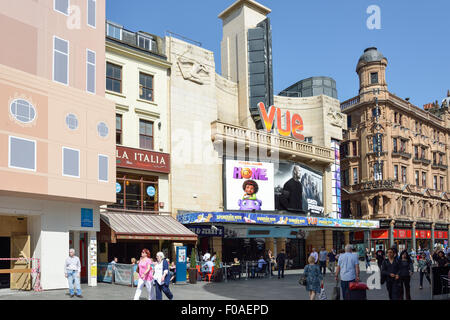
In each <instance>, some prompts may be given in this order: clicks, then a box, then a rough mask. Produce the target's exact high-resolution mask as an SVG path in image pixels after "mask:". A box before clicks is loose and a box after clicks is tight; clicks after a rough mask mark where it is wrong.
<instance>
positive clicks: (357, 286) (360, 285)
mask: <svg viewBox="0 0 450 320" xmlns="http://www.w3.org/2000/svg"><path fill="white" fill-rule="evenodd" d="M348 288H349V289H350V290H369V287H367V284H365V283H364V282H356V281H355V282H350V284H349V286H348Z"/></svg>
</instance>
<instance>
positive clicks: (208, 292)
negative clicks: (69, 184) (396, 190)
mask: <svg viewBox="0 0 450 320" xmlns="http://www.w3.org/2000/svg"><path fill="white" fill-rule="evenodd" d="M301 273H303V270H287V271H285V276H284V278H282V279H278V277H277V272H276V271H275V272H274V276H273V277H272V278H270V277H267V278H259V279H248V280H246V279H245V278H242V279H241V280H229V281H227V282H210V283H209V282H204V281H199V282H197V283H196V284H171V285H170V290H171V291H172V293H173V295H174V299H175V300H308V299H309V295H308V292H307V291H306V290H305V287H303V286H300V285H299V284H298V279H299V277H300V274H301ZM371 275H374V274H373V273H367V272H366V270H365V266H364V263H361V281H364V282H367V279H368V278H369V277H370V276H371ZM373 278H375V277H373ZM335 285H336V282H335V280H334V276H333V275H331V273H330V272H329V270H327V273H326V275H325V278H324V288H325V291H326V293H327V297H328V299H330V298H331V294H332V292H333V287H334V286H335ZM81 289H82V292H83V298H81V299H80V298H77V297H74V298H70V296H69V294H68V290H67V289H61V290H47V291H43V292H34V291H15V290H10V289H2V290H0V300H132V299H133V297H134V293H135V290H136V288H133V287H128V286H123V285H116V284H109V283H98V285H97V286H96V287H88V285H87V284H82V285H81ZM411 298H412V299H413V300H431V286H430V284H429V283H428V281H426V279H424V288H423V289H422V290H420V289H419V273H418V272H415V273H414V274H413V276H412V280H411ZM141 299H147V291H146V290H145V288H144V289H143V290H142V295H141ZM163 299H167V298H166V297H165V296H164V295H163ZM367 299H368V300H388V294H387V290H386V287H385V285H382V286H381V288H380V289H372V290H368V292H367Z"/></svg>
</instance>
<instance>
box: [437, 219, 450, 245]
mask: <svg viewBox="0 0 450 320" xmlns="http://www.w3.org/2000/svg"><path fill="white" fill-rule="evenodd" d="M448 240H449V239H448V225H446V224H436V225H435V226H434V246H437V245H440V246H441V248H447V246H448Z"/></svg>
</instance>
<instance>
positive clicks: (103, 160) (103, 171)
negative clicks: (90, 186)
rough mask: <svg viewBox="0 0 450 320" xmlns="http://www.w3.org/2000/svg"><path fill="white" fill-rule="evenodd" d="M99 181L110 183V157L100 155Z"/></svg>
mask: <svg viewBox="0 0 450 320" xmlns="http://www.w3.org/2000/svg"><path fill="white" fill-rule="evenodd" d="M98 180H99V181H104V182H108V156H104V155H101V154H99V155H98Z"/></svg>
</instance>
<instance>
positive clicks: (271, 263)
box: [267, 249, 276, 276]
mask: <svg viewBox="0 0 450 320" xmlns="http://www.w3.org/2000/svg"><path fill="white" fill-rule="evenodd" d="M267 258H268V261H267V262H268V263H269V266H270V267H269V269H270V275H271V276H273V268H274V266H275V262H276V261H275V257H274V256H273V254H272V250H270V249H269V250H268V251H267Z"/></svg>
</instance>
